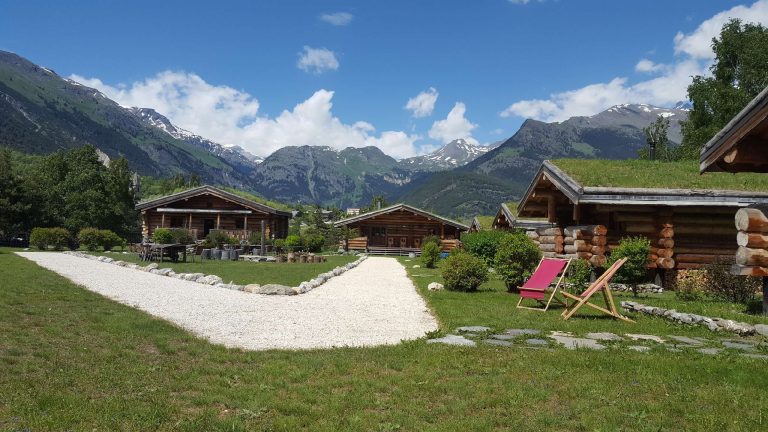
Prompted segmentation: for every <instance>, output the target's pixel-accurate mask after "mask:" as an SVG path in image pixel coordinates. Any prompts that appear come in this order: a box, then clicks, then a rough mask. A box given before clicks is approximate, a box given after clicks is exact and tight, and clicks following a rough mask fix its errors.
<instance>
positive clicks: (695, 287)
mask: <svg viewBox="0 0 768 432" xmlns="http://www.w3.org/2000/svg"><path fill="white" fill-rule="evenodd" d="M707 284H708V281H707V272H706V271H704V270H680V271H678V272H677V277H676V278H675V297H677V298H678V299H680V300H686V301H695V300H702V299H703V298H704V297H705V295H706V294H707V293H706V287H707Z"/></svg>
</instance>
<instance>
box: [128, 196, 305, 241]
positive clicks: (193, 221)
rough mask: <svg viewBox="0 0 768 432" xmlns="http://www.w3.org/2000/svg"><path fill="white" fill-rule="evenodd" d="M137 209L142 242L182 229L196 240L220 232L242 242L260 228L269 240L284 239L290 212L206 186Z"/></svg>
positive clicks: (153, 201)
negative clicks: (163, 230) (159, 230)
mask: <svg viewBox="0 0 768 432" xmlns="http://www.w3.org/2000/svg"><path fill="white" fill-rule="evenodd" d="M136 209H137V210H140V211H141V225H142V234H143V236H144V237H145V238H151V237H152V233H153V232H154V230H155V229H157V228H185V229H187V230H189V231H190V232H191V233H192V236H193V237H195V238H197V239H202V238H204V237H205V236H207V235H208V233H209V232H210V231H211V230H223V231H225V232H227V233H228V234H229V235H231V236H234V237H237V238H239V239H241V240H245V239H247V238H248V237H249V236H250V235H251V233H252V232H253V231H257V232H260V231H261V229H262V226H263V227H264V229H265V235H266V236H267V237H268V238H284V237H285V236H286V235H287V234H288V220H289V219H290V217H291V213H290V212H286V211H281V210H277V209H274V208H272V207H269V206H267V205H264V204H261V203H258V202H256V201H253V200H249V199H246V198H243V197H241V196H239V195H236V194H233V193H231V192H227V191H225V190H222V189H219V188H216V187H213V186H207V185H206V186H200V187H196V188H192V189H188V190H185V191H183V192H178V193H174V194H170V195H165V196H162V197H159V198H153V199H150V200H147V201H143V202H140V203H139V204H137V205H136Z"/></svg>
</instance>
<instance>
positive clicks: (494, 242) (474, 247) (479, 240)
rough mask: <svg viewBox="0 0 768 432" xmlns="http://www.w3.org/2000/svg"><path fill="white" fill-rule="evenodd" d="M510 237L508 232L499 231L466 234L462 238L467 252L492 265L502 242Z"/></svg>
mask: <svg viewBox="0 0 768 432" xmlns="http://www.w3.org/2000/svg"><path fill="white" fill-rule="evenodd" d="M508 235H509V233H507V232H504V231H497V230H493V231H478V232H473V233H466V234H464V235H462V236H461V243H462V244H463V245H464V249H465V250H466V251H467V252H469V253H470V254H472V255H474V256H476V257H478V258H482V259H483V260H484V261H485V263H486V264H488V265H492V264H493V260H494V258H495V257H496V251H497V250H498V248H499V244H501V240H502V239H503V238H504V237H506V236H508Z"/></svg>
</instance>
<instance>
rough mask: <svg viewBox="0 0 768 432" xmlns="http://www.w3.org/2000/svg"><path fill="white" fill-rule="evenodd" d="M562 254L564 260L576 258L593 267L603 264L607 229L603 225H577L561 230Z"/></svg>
mask: <svg viewBox="0 0 768 432" xmlns="http://www.w3.org/2000/svg"><path fill="white" fill-rule="evenodd" d="M563 233H564V234H565V236H564V237H563V243H564V246H563V252H564V255H563V256H564V257H565V258H578V259H584V260H587V261H589V262H590V264H592V265H593V266H595V267H600V266H602V265H604V264H605V262H606V258H605V252H606V245H607V243H608V238H607V237H606V234H607V233H608V228H606V227H605V225H577V226H569V227H566V228H565V229H564V230H563Z"/></svg>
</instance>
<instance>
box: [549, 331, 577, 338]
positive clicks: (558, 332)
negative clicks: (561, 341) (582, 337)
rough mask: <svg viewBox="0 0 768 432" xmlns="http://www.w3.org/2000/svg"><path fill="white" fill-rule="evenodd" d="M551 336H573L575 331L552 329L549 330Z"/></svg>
mask: <svg viewBox="0 0 768 432" xmlns="http://www.w3.org/2000/svg"><path fill="white" fill-rule="evenodd" d="M549 334H550V336H563V337H573V333H571V332H563V331H557V330H554V331H551V332H549Z"/></svg>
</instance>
